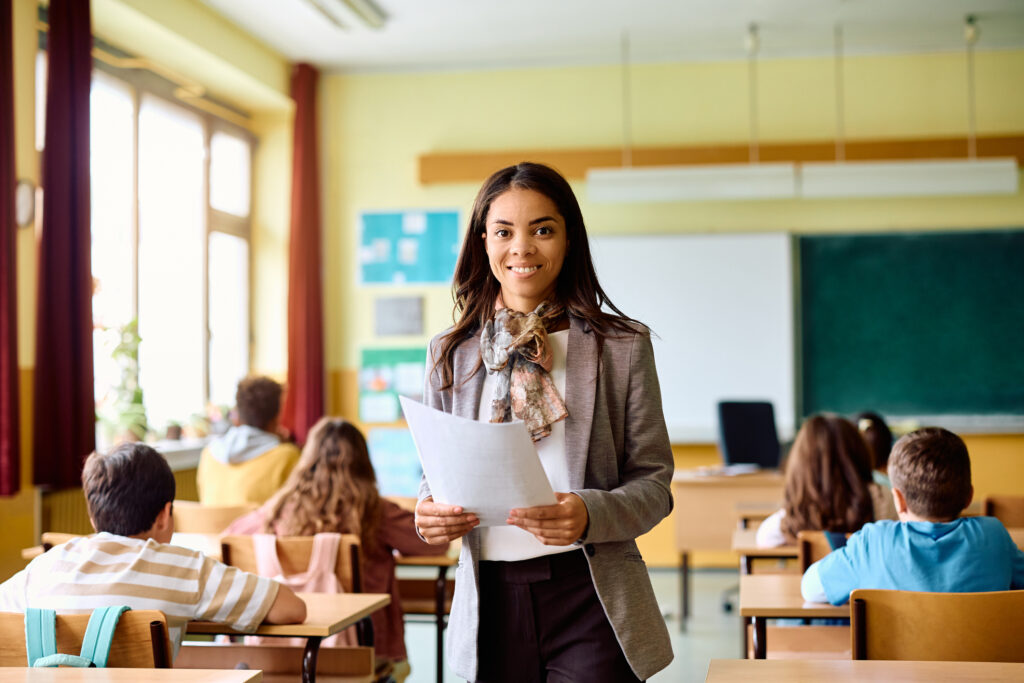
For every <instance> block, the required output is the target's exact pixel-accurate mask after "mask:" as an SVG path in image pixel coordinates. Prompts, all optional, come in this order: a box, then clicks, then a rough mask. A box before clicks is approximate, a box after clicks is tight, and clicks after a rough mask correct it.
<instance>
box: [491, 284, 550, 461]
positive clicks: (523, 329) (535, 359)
mask: <svg viewBox="0 0 1024 683" xmlns="http://www.w3.org/2000/svg"><path fill="white" fill-rule="evenodd" d="M495 307H496V308H497V310H496V311H495V313H494V318H493V319H492V320H490V321H488V322H487V323H486V324H485V325H484V329H483V331H482V332H481V334H480V357H481V358H482V359H483V363H484V366H485V367H486V368H487V372H489V373H491V374H493V375H495V379H496V380H497V381H496V382H495V384H494V395H493V396H492V397H491V415H490V421H491V422H511V421H512V417H513V416H514V417H516V418H518V419H520V420H522V421H523V422H525V423H526V428H527V429H528V430H529V431H530V436H531V438H532V439H533V440H534V441H535V442H536V441H540V440H541V439H543V438H544V437H545V436H548V435H549V434H551V425H553V424H554V423H556V422H558V421H559V420H564V419H565V418H566V417H567V416H568V415H569V412H568V411H567V410H566V408H565V402H564V401H563V400H562V397H561V396H559V394H558V389H557V388H556V387H555V383H554V382H553V381H551V376H550V375H549V374H548V372H550V370H551V364H552V362H553V358H552V356H551V348H550V346H549V345H548V333H547V326H548V325H550V324H552V323H554V322H555V321H556V320H558V319H559V318H560V317H561V316H562V312H563V309H562V307H561V306H560V305H558V304H553V303H549V302H546V301H545V302H544V303H542V304H541V305H540V306H538V307H537V308H536V309H534V311H533V312H532V313H520V312H518V311H513V310H510V309H508V308H504V307H503V305H502V303H501V297H500V296H499V297H498V300H497V302H496V303H495Z"/></svg>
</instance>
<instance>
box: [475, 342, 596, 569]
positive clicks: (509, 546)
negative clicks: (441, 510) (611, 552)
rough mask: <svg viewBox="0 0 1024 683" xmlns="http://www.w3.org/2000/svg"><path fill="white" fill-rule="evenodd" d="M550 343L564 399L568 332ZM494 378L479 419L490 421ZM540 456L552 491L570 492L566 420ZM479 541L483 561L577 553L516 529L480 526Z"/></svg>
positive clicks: (554, 378)
mask: <svg viewBox="0 0 1024 683" xmlns="http://www.w3.org/2000/svg"><path fill="white" fill-rule="evenodd" d="M548 343H549V344H550V346H551V355H552V359H553V364H552V367H551V372H550V375H551V380H552V381H553V382H554V383H555V388H557V389H558V393H559V395H560V396H562V397H563V398H564V397H565V356H566V352H567V350H568V346H569V330H563V331H561V332H549V333H548ZM494 383H495V378H494V375H492V374H490V373H488V374H487V378H486V379H485V380H484V388H483V392H482V393H481V394H480V409H479V413H478V414H477V419H478V420H487V419H489V418H490V414H491V396H493V394H494ZM535 445H536V447H537V455H539V456H540V464H541V466H542V467H543V468H544V473H545V474H547V475H548V481H550V482H551V488H552V489H554V490H555V491H556V492H563V493H565V492H568V491H569V463H568V460H567V459H566V456H565V420H559V421H558V422H556V423H555V424H553V425H552V426H551V434H549V435H548V436H546V437H544V438H543V439H541V440H540V441H538V442H537V443H536V444H535ZM480 540H481V549H482V553H481V555H482V558H481V559H484V560H503V561H506V562H510V561H515V560H527V559H529V558H531V557H540V556H541V555H554V554H557V553H564V552H567V551H570V550H577V548H576V546H573V545H544V544H543V543H541V542H540V541H538V540H537V537H536V536H534V535H533V534H531V533H530V532H528V531H524V530H523V529H520V528H519V527H517V526H512V525H508V526H491V527H481V529H480Z"/></svg>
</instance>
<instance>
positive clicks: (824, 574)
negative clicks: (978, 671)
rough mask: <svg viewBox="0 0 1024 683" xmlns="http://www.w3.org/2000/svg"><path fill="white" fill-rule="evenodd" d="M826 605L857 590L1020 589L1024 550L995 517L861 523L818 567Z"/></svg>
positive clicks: (837, 602)
mask: <svg viewBox="0 0 1024 683" xmlns="http://www.w3.org/2000/svg"><path fill="white" fill-rule="evenodd" d="M816 566H817V571H818V577H819V578H820V580H821V585H822V587H823V588H824V589H825V595H826V596H827V597H828V601H829V602H831V603H832V604H833V605H841V604H843V603H845V602H847V601H849V599H850V593H851V592H852V591H853V590H854V589H855V588H883V589H891V590H905V591H930V592H936V593H974V592H983V591H1004V590H1010V589H1016V588H1024V552H1021V551H1020V550H1019V549H1018V548H1017V545H1016V544H1015V543H1014V542H1013V539H1012V538H1010V534H1009V533H1008V532H1007V531H1006V528H1005V527H1004V526H1003V524H1002V522H1000V521H999V520H998V519H995V518H994V517H961V518H960V519H955V520H953V521H952V522H944V523H941V524H939V523H935V522H893V521H890V520H885V521H881V522H873V523H871V524H865V525H864V526H863V528H861V530H860V531H858V532H857V533H855V534H853V535H852V536H850V540H849V541H848V542H847V543H846V545H845V546H844V547H842V548H839V549H838V550H835V551H834V552H832V553H830V554H829V555H828V556H826V557H825V558H824V559H822V560H820V561H819V562H817V563H816Z"/></svg>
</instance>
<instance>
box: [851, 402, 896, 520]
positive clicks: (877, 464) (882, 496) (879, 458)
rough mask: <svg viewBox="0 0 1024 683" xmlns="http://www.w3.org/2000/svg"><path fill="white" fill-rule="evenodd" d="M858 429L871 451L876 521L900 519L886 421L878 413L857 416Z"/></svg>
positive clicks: (872, 497) (872, 489)
mask: <svg viewBox="0 0 1024 683" xmlns="http://www.w3.org/2000/svg"><path fill="white" fill-rule="evenodd" d="M857 429H858V430H859V431H860V434H861V436H862V437H864V442H865V443H866V444H867V445H868V450H869V451H871V462H872V466H873V467H874V469H872V470H871V480H872V481H873V482H874V483H875V486H872V487H871V502H872V503H873V504H874V508H875V519H878V520H881V519H898V517H897V515H896V507H895V506H894V505H893V502H892V482H890V481H889V475H888V465H889V452H890V451H891V450H892V432H891V431H889V425H887V424H885V419H884V418H883V417H882V416H881V415H879V414H878V413H871V412H864V413H860V414H859V415H857Z"/></svg>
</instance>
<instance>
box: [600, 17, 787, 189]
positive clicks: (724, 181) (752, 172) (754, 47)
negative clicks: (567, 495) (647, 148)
mask: <svg viewBox="0 0 1024 683" xmlns="http://www.w3.org/2000/svg"><path fill="white" fill-rule="evenodd" d="M745 42H746V47H747V54H748V56H749V60H750V61H749V68H748V74H749V80H748V85H749V96H750V152H749V157H750V163H747V164H713V165H686V166H640V167H637V166H633V165H632V126H631V122H630V117H629V114H630V110H629V107H630V89H629V84H630V82H629V37H628V35H626V34H623V39H622V68H623V77H622V93H623V97H622V121H623V131H622V137H623V147H622V166H621V167H619V168H592V169H589V170H588V171H587V197H588V198H589V199H590V200H591V201H594V202H672V201H702V200H704V201H714V200H724V199H730V200H731V199H782V198H793V197H795V196H796V164H793V163H788V162H780V163H770V164H762V163H759V159H760V145H759V140H758V128H757V123H758V121H757V119H758V103H757V52H758V49H759V47H760V36H759V34H758V28H757V25H756V24H750V26H749V27H748V28H747V34H746V41H745Z"/></svg>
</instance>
